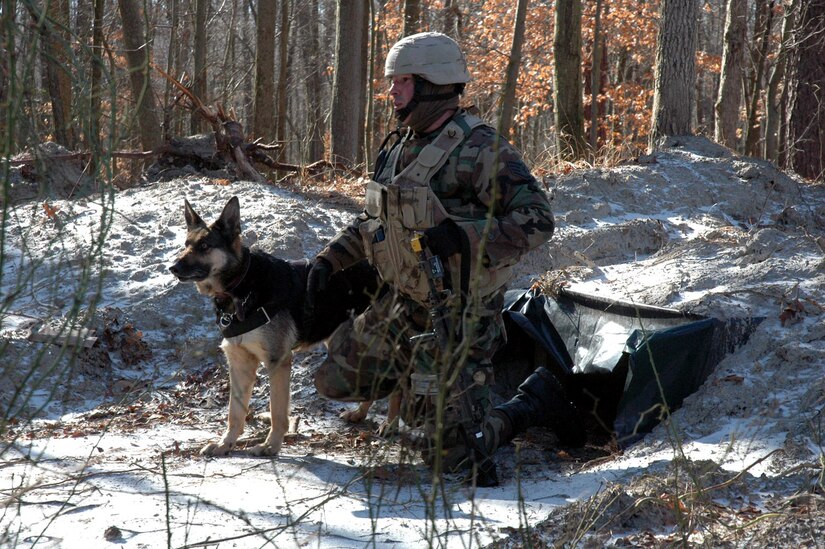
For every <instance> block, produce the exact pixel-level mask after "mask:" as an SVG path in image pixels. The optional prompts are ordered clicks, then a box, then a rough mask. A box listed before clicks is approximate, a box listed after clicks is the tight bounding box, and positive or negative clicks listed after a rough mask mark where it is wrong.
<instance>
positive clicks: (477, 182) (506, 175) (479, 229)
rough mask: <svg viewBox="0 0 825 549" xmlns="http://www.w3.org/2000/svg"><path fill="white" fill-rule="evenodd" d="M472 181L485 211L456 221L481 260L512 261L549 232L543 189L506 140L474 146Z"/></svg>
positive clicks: (493, 262) (550, 215) (493, 263)
mask: <svg viewBox="0 0 825 549" xmlns="http://www.w3.org/2000/svg"><path fill="white" fill-rule="evenodd" d="M471 179H472V184H473V186H474V188H475V191H476V194H477V196H478V199H479V201H480V202H481V203H482V204H483V205H484V207H485V208H487V212H488V215H487V218H486V219H484V220H479V221H473V222H461V223H459V225H460V226H461V227H462V228H463V229H464V230H465V231H466V232H467V234H468V236H469V237H470V242H471V244H472V248H473V250H478V249H479V248H482V247H483V250H484V256H483V260H484V262H485V263H488V264H489V266H492V267H495V266H497V265H502V264H513V263H515V262H516V261H518V260H519V258H521V257H522V256H523V255H524V254H526V253H527V252H528V251H530V250H532V249H533V248H536V247H538V246H540V245H541V244H543V243H545V242H547V241H548V240H549V239H550V237H551V236H552V235H553V230H554V228H555V223H554V220H553V212H552V211H551V209H550V201H549V199H548V197H547V193H546V192H545V191H544V189H542V187H541V184H540V183H539V182H538V181H537V180H536V178H535V177H533V175H532V174H531V173H530V170H529V168H528V167H527V166H526V165H525V163H524V161H523V160H522V158H521V155H520V154H519V152H518V151H516V149H515V148H514V147H512V146H511V145H510V144H508V143H507V142H506V141H505V140H503V139H499V141H498V147H497V148H495V147H493V146H491V145H488V146H486V147H480V148H479V149H478V156H477V157H476V159H475V165H474V169H473V172H472V176H471ZM482 239H483V244H482Z"/></svg>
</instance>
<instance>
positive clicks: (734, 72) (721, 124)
mask: <svg viewBox="0 0 825 549" xmlns="http://www.w3.org/2000/svg"><path fill="white" fill-rule="evenodd" d="M747 5H748V2H747V0H728V8H727V12H728V13H727V16H726V18H725V45H724V49H723V50H722V70H721V74H720V78H719V93H718V96H717V99H716V105H715V106H714V111H715V114H716V121H715V126H716V129H715V135H714V137H715V139H716V141H717V142H718V143H721V144H722V145H724V146H726V147H728V148H729V149H731V150H734V151H735V150H736V145H737V142H738V138H737V136H736V127H737V126H738V123H739V106H740V105H741V103H742V62H743V60H744V54H745V34H746V32H747V19H748V16H747Z"/></svg>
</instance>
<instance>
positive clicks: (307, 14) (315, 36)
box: [296, 0, 324, 162]
mask: <svg viewBox="0 0 825 549" xmlns="http://www.w3.org/2000/svg"><path fill="white" fill-rule="evenodd" d="M296 9H297V10H298V13H297V16H298V19H299V21H300V24H299V29H300V35H301V51H302V57H303V59H304V63H303V64H304V66H306V68H307V77H306V90H307V101H306V118H305V120H306V124H305V125H306V128H307V133H306V141H307V143H306V147H305V149H304V153H303V154H302V159H303V161H305V162H316V161H318V160H322V159H323V158H324V126H323V123H322V120H323V111H322V109H321V97H322V94H323V90H322V87H323V83H322V79H321V71H322V70H323V66H322V64H321V63H319V62H318V59H320V57H319V56H320V44H319V40H320V37H319V32H318V28H319V26H320V17H319V14H318V0H306V1H303V2H298V3H297V5H296Z"/></svg>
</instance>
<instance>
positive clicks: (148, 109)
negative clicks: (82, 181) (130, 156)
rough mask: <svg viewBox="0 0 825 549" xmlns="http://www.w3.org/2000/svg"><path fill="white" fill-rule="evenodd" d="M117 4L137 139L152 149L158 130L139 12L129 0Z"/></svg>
mask: <svg viewBox="0 0 825 549" xmlns="http://www.w3.org/2000/svg"><path fill="white" fill-rule="evenodd" d="M118 7H119V8H120V17H121V19H122V21H123V41H124V42H125V44H126V62H127V63H128V64H129V73H130V74H129V76H130V80H131V84H132V95H133V97H134V100H135V104H136V115H135V117H136V118H137V120H138V125H139V127H140V142H141V144H142V145H143V149H144V150H147V151H148V150H153V149H156V148H157V147H159V146H160V144H161V131H160V122H159V121H158V112H157V107H156V103H155V94H154V92H153V91H152V81H151V79H150V72H149V59H150V55H149V44H147V43H146V38H145V35H144V29H143V16H142V14H141V12H140V10H139V9H138V5H137V3H136V2H134V1H133V0H118Z"/></svg>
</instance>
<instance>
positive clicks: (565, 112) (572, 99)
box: [553, 0, 587, 160]
mask: <svg viewBox="0 0 825 549" xmlns="http://www.w3.org/2000/svg"><path fill="white" fill-rule="evenodd" d="M581 18H582V5H581V0H556V23H555V36H554V38H553V56H554V64H555V74H554V77H553V94H554V103H555V122H556V144H557V148H558V153H559V155H560V156H561V157H562V158H564V159H566V160H577V159H579V158H584V157H585V155H586V154H587V142H586V140H585V137H584V105H583V103H582V73H581V66H582V62H581V61H582V54H581V49H582V38H581Z"/></svg>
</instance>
